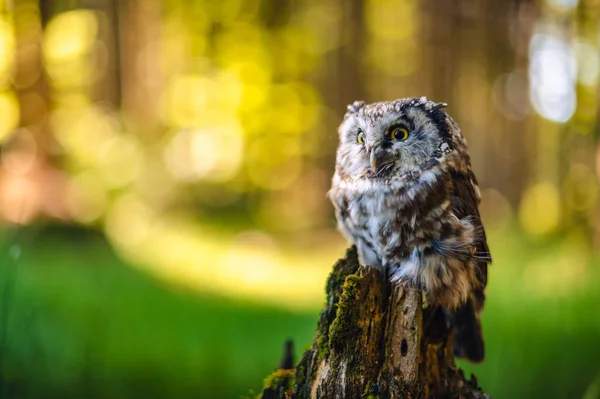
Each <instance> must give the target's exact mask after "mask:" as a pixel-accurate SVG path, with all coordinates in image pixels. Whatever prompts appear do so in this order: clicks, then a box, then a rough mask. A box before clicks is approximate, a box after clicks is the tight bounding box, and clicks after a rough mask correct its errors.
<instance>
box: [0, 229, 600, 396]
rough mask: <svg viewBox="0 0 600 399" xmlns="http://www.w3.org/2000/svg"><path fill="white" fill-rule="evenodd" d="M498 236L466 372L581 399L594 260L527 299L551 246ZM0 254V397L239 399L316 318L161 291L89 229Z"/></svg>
mask: <svg viewBox="0 0 600 399" xmlns="http://www.w3.org/2000/svg"><path fill="white" fill-rule="evenodd" d="M498 237H499V236H494V235H492V237H491V240H492V241H493V244H495V245H492V247H493V248H494V254H495V263H494V265H493V266H492V267H491V268H490V287H489V290H488V302H487V304H486V311H485V313H484V320H483V323H484V330H485V331H484V333H485V337H486V345H487V354H486V360H485V362H484V363H483V364H482V365H476V366H473V365H463V366H465V368H466V370H467V372H471V371H472V372H474V373H475V374H476V376H477V377H478V380H479V382H480V385H482V386H483V388H484V389H485V390H486V391H487V392H489V393H490V394H491V395H492V396H493V397H495V398H583V397H584V394H585V392H586V390H588V388H590V387H591V386H592V384H593V381H594V380H595V379H597V376H598V373H599V372H600V341H599V339H600V311H599V305H600V290H598V287H599V284H598V281H599V279H598V267H597V265H598V262H597V261H596V260H593V261H590V264H589V265H588V266H589V267H590V269H589V270H591V271H590V273H589V275H588V277H586V281H585V284H584V285H583V286H581V285H580V286H577V288H576V289H572V290H571V291H569V292H568V294H565V293H561V294H560V295H557V296H555V297H554V296H552V295H545V296H543V295H542V296H540V295H533V291H534V290H533V288H532V289H531V290H530V289H529V288H528V284H529V282H528V281H527V280H524V279H525V278H532V275H531V273H530V274H527V273H525V270H526V269H527V268H526V265H528V264H530V263H531V262H532V261H534V260H536V259H549V260H548V262H549V264H548V273H553V272H555V271H554V269H553V268H552V267H551V266H552V265H551V264H550V263H551V262H552V259H558V258H559V256H560V255H559V254H560V248H561V244H560V243H559V242H558V241H551V242H546V243H543V244H536V245H533V246H532V244H531V243H528V242H526V240H524V239H523V238H522V237H520V236H519V235H518V234H511V235H510V238H508V239H507V238H506V234H505V233H503V234H502V236H501V237H502V239H500V238H498ZM17 255H18V256H17ZM575 255H577V254H574V256H575ZM0 256H2V263H1V265H2V266H1V267H2V269H0V270H1V272H2V277H3V278H2V279H0V298H1V300H2V303H1V304H2V306H1V307H0V327H1V328H0V367H1V369H0V370H1V372H2V374H1V375H0V376H1V378H2V381H0V387H1V388H2V389H1V390H0V395H1V396H0V397H1V398H55V397H56V398H59V397H60V398H81V397H86V398H88V397H89V398H107V397H110V398H137V397H140V398H142V397H143V398H211V399H219V398H239V397H240V396H242V395H246V394H248V392H249V390H250V389H252V390H254V391H258V390H259V389H260V386H261V382H262V380H263V379H264V377H266V376H267V374H269V373H270V372H271V371H272V369H273V368H274V367H275V366H276V365H277V363H278V361H279V358H280V356H281V350H282V345H283V342H284V341H285V340H286V339H287V338H292V339H293V340H294V342H295V343H296V352H297V354H299V352H300V350H301V349H302V348H303V347H304V346H305V345H307V344H308V343H309V342H310V340H311V339H312V337H313V334H314V329H315V326H316V320H317V317H318V311H319V309H314V311H313V312H307V313H298V312H290V311H286V310H284V309H278V308H275V307H272V306H266V305H262V304H258V303H248V302H240V301H233V300H231V299H228V298H226V297H225V296H223V297H217V296H214V295H211V296H208V295H203V294H198V293H195V292H186V291H181V290H177V289H176V288H174V287H169V286H166V285H164V284H163V283H161V282H159V281H157V280H155V279H153V278H151V277H149V276H147V275H145V274H144V273H143V272H141V271H138V270H137V269H135V268H133V267H127V265H125V264H124V263H123V262H122V261H121V260H119V259H118V258H117V257H116V256H115V255H114V253H113V252H112V251H111V249H110V247H109V245H108V244H107V243H106V242H105V241H104V239H103V238H102V236H101V235H99V234H97V233H93V232H86V231H81V230H65V229H61V230H57V229H52V230H39V231H37V230H31V229H29V230H24V231H22V232H20V233H19V235H18V236H17V237H13V238H11V239H9V240H5V246H4V247H3V248H2V251H1V254H0ZM15 257H16V258H17V259H15ZM330 261H331V263H332V264H333V262H334V259H331V260H330ZM215 267H217V266H215ZM533 277H535V275H533ZM531 285H532V286H534V285H535V284H534V282H533V281H532V282H531ZM589 392H592V390H591V389H590V391H589ZM592 394H593V392H592ZM590 396H591V395H590V394H588V396H586V398H585V399H592V398H591V397H590ZM592 397H597V394H596V396H592Z"/></svg>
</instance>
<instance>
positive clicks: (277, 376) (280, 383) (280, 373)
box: [264, 369, 295, 390]
mask: <svg viewBox="0 0 600 399" xmlns="http://www.w3.org/2000/svg"><path fill="white" fill-rule="evenodd" d="M294 374H295V371H294V370H293V369H291V370H283V369H280V370H276V371H274V372H273V373H271V375H269V376H268V377H267V378H265V385H264V387H265V388H276V387H284V388H285V389H286V390H288V389H290V388H291V387H292V386H293V384H294Z"/></svg>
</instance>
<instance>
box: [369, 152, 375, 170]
mask: <svg viewBox="0 0 600 399" xmlns="http://www.w3.org/2000/svg"><path fill="white" fill-rule="evenodd" d="M369 160H370V161H371V170H372V171H373V172H377V158H376V157H375V149H372V150H371V156H370V158H369Z"/></svg>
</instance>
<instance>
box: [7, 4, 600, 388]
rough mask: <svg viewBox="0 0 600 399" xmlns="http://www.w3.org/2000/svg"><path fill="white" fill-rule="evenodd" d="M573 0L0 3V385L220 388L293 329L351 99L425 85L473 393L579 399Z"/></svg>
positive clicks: (599, 373)
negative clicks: (443, 162) (442, 157)
mask: <svg viewBox="0 0 600 399" xmlns="http://www.w3.org/2000/svg"><path fill="white" fill-rule="evenodd" d="M599 21H600V1H599V0H537V1H535V0H504V1H482V0H480V1H475V0H435V1H434V0H424V1H417V0H297V1H292V0H222V1H211V0H196V1H192V0H163V1H159V0H121V1H118V0H39V1H35V0H12V1H10V0H8V1H7V0H2V1H1V5H0V142H1V155H0V156H1V158H0V162H1V164H0V218H1V219H2V226H3V227H2V228H1V235H2V249H1V251H0V256H1V258H2V259H1V262H0V398H1V399H6V398H62V399H65V398H82V397H85V398H138V397H139V398H190V399H191V398H210V399H220V398H239V397H241V396H243V395H248V396H251V395H252V390H253V391H254V392H258V391H259V389H260V387H261V381H262V379H263V378H264V377H265V376H266V375H267V374H268V373H269V372H270V371H271V370H272V369H273V368H274V367H275V366H276V365H277V363H278V361H279V357H280V355H281V351H282V346H283V343H284V341H285V339H286V338H293V339H294V341H295V343H296V352H297V354H299V353H300V351H301V349H302V348H303V347H304V346H305V345H307V344H308V343H309V342H310V340H311V339H312V337H313V333H314V329H315V326H316V320H317V317H318V312H319V309H320V308H321V305H322V304H323V301H324V289H323V288H324V283H325V278H326V276H327V274H328V272H329V270H330V267H331V265H332V264H333V263H334V262H335V260H336V259H337V258H338V257H340V256H342V254H343V251H344V248H345V247H346V243H345V242H344V240H343V239H342V237H341V236H340V235H339V234H338V233H337V232H336V231H335V221H334V217H333V212H332V208H331V207H330V205H329V203H328V201H327V200H326V198H325V193H326V191H327V190H328V188H329V184H330V177H331V175H332V172H333V165H334V156H335V153H334V152H335V147H336V144H337V133H336V128H337V125H338V123H339V121H340V120H341V117H342V115H343V113H344V112H345V107H346V104H349V103H351V102H352V101H354V100H357V99H364V100H366V101H380V100H391V99H395V98H400V97H408V96H417V97H420V96H423V95H425V96H427V97H429V98H430V99H433V100H435V101H438V102H447V103H448V104H449V107H448V112H449V113H450V114H451V115H453V116H454V118H455V119H456V121H457V122H458V123H459V125H460V126H461V128H462V130H463V132H464V133H465V135H466V137H467V139H468V141H469V145H470V152H471V156H472V163H473V167H474V170H475V172H476V174H477V177H478V179H479V182H480V186H481V189H482V196H483V202H482V215H483V219H484V222H485V225H486V226H487V229H488V231H489V242H490V248H491V251H492V254H493V256H494V264H493V265H492V267H491V268H490V283H489V289H488V298H489V299H488V302H487V305H486V306H487V309H486V312H484V319H483V322H484V330H485V331H484V333H485V336H486V339H487V343H486V345H487V358H486V360H485V362H484V363H483V364H482V365H477V366H471V365H464V366H465V367H466V368H467V370H468V371H473V372H474V373H475V374H476V375H477V376H478V378H479V382H480V384H481V385H482V386H483V387H484V389H485V390H486V391H487V392H488V393H490V394H491V395H492V396H494V397H495V398H534V397H535V398H583V399H594V398H600V343H599V342H600V341H599V339H600V310H599V309H600V259H599V257H598V249H599V248H600V247H599V245H600V223H599V222H600V219H599V218H600V213H599V212H598V211H599V208H600V201H599V198H598V181H599V180H598V179H599V176H600V147H598V142H597V140H598V136H599V135H600V124H599V121H600V22H599Z"/></svg>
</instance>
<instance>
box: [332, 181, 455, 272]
mask: <svg viewBox="0 0 600 399" xmlns="http://www.w3.org/2000/svg"><path fill="white" fill-rule="evenodd" d="M336 187H337V189H336V190H337V193H332V194H333V195H332V198H341V199H342V201H341V202H339V203H337V204H336V212H337V213H338V221H339V228H340V230H341V231H342V232H343V233H344V234H345V235H346V236H347V237H348V239H349V240H350V241H352V242H354V243H355V244H356V245H357V247H358V248H359V254H360V256H361V260H362V262H363V264H367V265H381V266H387V263H388V261H389V260H390V259H391V258H397V257H398V256H401V255H402V254H403V255H404V256H405V257H408V256H410V253H411V252H412V251H413V250H414V248H415V247H417V246H423V245H424V244H426V241H430V239H432V238H435V236H436V235H437V234H436V230H439V229H440V228H441V226H442V223H443V221H444V219H446V218H448V217H449V211H448V207H449V201H447V197H448V189H447V187H446V185H445V184H444V181H443V179H442V178H441V176H440V175H439V174H436V173H434V172H431V173H425V174H423V175H422V176H420V177H419V178H417V179H416V180H414V181H398V180H396V181H392V182H380V181H370V180H366V179H365V180H357V181H354V182H346V183H344V184H338V185H336ZM334 203H335V202H334Z"/></svg>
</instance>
